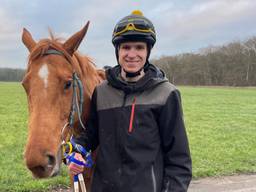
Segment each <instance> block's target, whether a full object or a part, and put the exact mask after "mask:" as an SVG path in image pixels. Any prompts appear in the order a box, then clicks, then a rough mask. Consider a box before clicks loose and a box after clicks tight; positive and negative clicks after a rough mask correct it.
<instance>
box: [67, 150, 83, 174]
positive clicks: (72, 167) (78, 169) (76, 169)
mask: <svg viewBox="0 0 256 192" xmlns="http://www.w3.org/2000/svg"><path fill="white" fill-rule="evenodd" d="M74 158H75V159H76V160H78V161H82V162H84V163H85V160H84V158H83V157H82V155H81V154H80V153H75V156H74ZM68 171H69V173H70V174H71V175H78V174H79V173H82V172H83V171H84V166H83V165H78V164H76V163H73V162H71V163H70V164H69V165H68Z"/></svg>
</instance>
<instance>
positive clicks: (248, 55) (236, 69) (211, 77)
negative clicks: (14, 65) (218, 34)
mask: <svg viewBox="0 0 256 192" xmlns="http://www.w3.org/2000/svg"><path fill="white" fill-rule="evenodd" d="M151 62H152V63H153V64H155V65H157V66H159V67H160V68H161V69H162V70H163V71H164V72H165V73H166V76H167V78H168V79H169V81H170V82H171V83H173V84H175V85H207V86H211V85H213V86H216V85H217V86H256V75H255V74H256V37H252V38H250V39H248V40H246V41H243V42H240V41H237V42H232V43H229V44H227V45H224V46H215V47H213V46H209V47H207V48H204V49H201V50H200V51H198V53H184V54H180V55H175V56H163V57H161V58H159V59H154V60H151ZM24 74H25V70H24V69H10V68H0V81H21V80H22V78H23V76H24Z"/></svg>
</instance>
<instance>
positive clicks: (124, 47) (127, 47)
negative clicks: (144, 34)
mask: <svg viewBox="0 0 256 192" xmlns="http://www.w3.org/2000/svg"><path fill="white" fill-rule="evenodd" d="M121 48H122V49H125V50H129V49H130V48H131V47H130V46H127V45H125V46H122V47H121Z"/></svg>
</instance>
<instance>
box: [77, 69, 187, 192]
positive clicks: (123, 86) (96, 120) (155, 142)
mask: <svg viewBox="0 0 256 192" xmlns="http://www.w3.org/2000/svg"><path fill="white" fill-rule="evenodd" d="M106 75H107V81H105V82H103V83H102V84H101V85H99V86H98V87H96V89H95V91H94V93H93V96H92V104H91V112H90V117H89V119H88V121H87V123H86V124H87V130H86V132H84V133H82V134H81V135H80V137H78V138H76V139H75V141H76V142H77V143H79V144H81V145H84V146H85V147H86V148H87V149H92V150H94V149H96V147H98V146H99V150H98V155H97V160H96V168H95V173H94V177H93V182H92V190H91V191H92V192H185V191H187V188H188V185H189V183H190V180H191V175H192V173H191V158H190V152H189V146H188V140H187V136H186V131H185V126H184V121H183V115H182V106H181V98H180V93H179V91H178V90H177V89H176V88H175V87H174V86H173V85H172V84H171V83H169V82H168V81H167V79H166V78H165V77H164V73H163V72H161V71H160V70H159V69H158V68H156V67H155V66H153V65H150V66H149V68H148V70H147V71H146V74H145V76H144V77H142V78H141V79H140V80H139V81H138V82H137V83H135V84H131V83H127V82H124V81H122V80H121V78H120V77H119V75H120V67H119V66H116V67H114V68H112V69H108V70H107V72H106Z"/></svg>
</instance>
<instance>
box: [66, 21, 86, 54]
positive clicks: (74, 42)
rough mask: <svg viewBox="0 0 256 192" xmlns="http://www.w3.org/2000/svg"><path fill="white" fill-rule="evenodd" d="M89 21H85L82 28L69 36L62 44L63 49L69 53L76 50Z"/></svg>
mask: <svg viewBox="0 0 256 192" xmlns="http://www.w3.org/2000/svg"><path fill="white" fill-rule="evenodd" d="M89 23H90V22H89V21H88V22H87V23H86V25H85V26H84V28H83V29H82V30H81V31H78V32H77V33H75V34H74V35H73V36H71V37H70V38H69V39H68V40H67V41H66V42H65V43H64V44H63V46H64V49H65V50H66V51H67V52H68V53H69V54H70V55H73V53H74V52H75V51H76V50H77V48H78V47H79V45H80V43H81V42H82V40H83V38H84V36H85V34H86V32H87V30H88V27H89Z"/></svg>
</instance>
